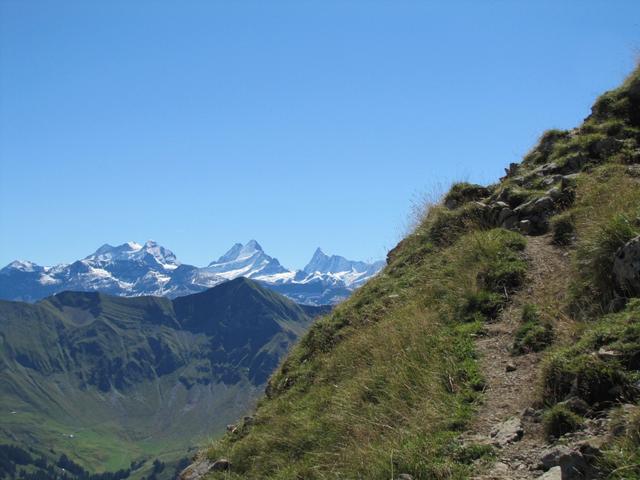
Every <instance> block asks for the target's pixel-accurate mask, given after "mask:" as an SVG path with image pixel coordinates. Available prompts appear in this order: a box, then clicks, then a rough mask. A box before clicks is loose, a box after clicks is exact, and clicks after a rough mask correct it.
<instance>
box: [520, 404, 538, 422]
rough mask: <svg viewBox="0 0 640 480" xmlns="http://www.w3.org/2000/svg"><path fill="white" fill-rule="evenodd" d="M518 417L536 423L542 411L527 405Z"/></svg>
mask: <svg viewBox="0 0 640 480" xmlns="http://www.w3.org/2000/svg"><path fill="white" fill-rule="evenodd" d="M520 417H521V418H522V419H523V420H529V421H530V422H534V423H538V422H540V418H541V417H542V412H541V411H540V410H536V409H535V408H532V407H527V408H525V409H524V410H523V411H522V414H521V415H520Z"/></svg>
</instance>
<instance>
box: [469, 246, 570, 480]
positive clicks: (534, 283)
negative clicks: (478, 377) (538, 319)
mask: <svg viewBox="0 0 640 480" xmlns="http://www.w3.org/2000/svg"><path fill="white" fill-rule="evenodd" d="M525 253H526V255H527V257H528V259H529V262H530V267H529V271H528V273H527V279H526V281H525V285H524V287H523V288H522V289H521V290H520V291H519V292H517V293H516V294H515V295H513V297H512V298H511V301H510V302H509V304H508V307H507V308H506V309H505V310H504V311H503V312H502V314H501V315H500V316H499V318H498V319H497V320H496V321H495V322H493V323H491V324H488V325H487V328H486V333H487V334H486V336H483V337H480V338H479V339H478V340H477V349H478V352H479V354H480V366H481V370H482V372H483V374H484V375H485V379H486V381H487V388H486V391H485V399H484V403H483V405H482V406H481V407H480V409H479V412H478V415H477V417H476V420H475V421H474V423H473V424H472V426H471V428H470V431H469V433H468V434H466V435H465V441H471V442H474V441H477V442H479V443H483V442H484V443H486V442H491V441H492V440H493V439H492V437H491V433H492V430H494V429H495V427H496V426H498V425H500V424H501V423H502V422H504V421H506V420H509V419H511V418H518V419H521V422H522V423H521V426H522V430H523V435H522V438H521V439H520V440H519V441H515V442H512V443H508V444H506V445H504V446H502V447H500V448H496V463H495V464H494V465H493V467H492V468H491V470H490V471H489V472H485V473H482V474H478V475H477V476H476V477H475V478H476V479H478V480H480V479H533V478H537V477H538V475H539V474H540V472H536V471H534V470H535V468H536V465H534V464H532V463H534V462H533V461H532V458H534V457H535V456H534V455H532V453H533V452H534V451H539V450H540V449H541V446H542V445H544V443H545V442H544V439H543V437H542V427H541V424H540V421H539V418H538V417H536V416H535V415H524V416H523V415H522V414H523V411H524V410H525V409H527V408H529V407H531V406H532V404H534V402H535V400H536V398H537V397H536V388H537V381H538V379H537V374H538V368H537V367H538V364H539V362H540V359H541V356H542V354H541V353H530V354H526V355H521V356H513V355H512V354H511V347H512V345H513V339H514V333H515V331H516V329H517V328H518V326H519V325H520V318H521V313H522V307H523V305H524V304H526V303H535V304H536V305H538V306H539V308H541V309H542V310H543V312H546V313H548V314H550V315H557V312H558V311H559V309H558V307H559V305H560V304H561V302H562V298H561V297H559V293H558V292H563V291H566V290H565V289H564V288H562V287H561V286H560V284H559V283H558V282H565V281H566V280H565V279H566V277H567V275H566V274H565V273H566V272H567V269H568V263H569V262H568V256H567V255H566V254H565V252H564V251H563V250H562V249H559V248H557V247H555V246H553V245H551V243H550V236H549V235H545V236H540V237H529V238H528V242H527V248H526V251H525ZM508 364H511V366H515V370H513V371H507V365H508Z"/></svg>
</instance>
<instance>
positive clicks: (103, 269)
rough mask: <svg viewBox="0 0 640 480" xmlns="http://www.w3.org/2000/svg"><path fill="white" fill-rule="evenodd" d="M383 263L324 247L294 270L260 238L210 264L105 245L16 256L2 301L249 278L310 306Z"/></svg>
mask: <svg viewBox="0 0 640 480" xmlns="http://www.w3.org/2000/svg"><path fill="white" fill-rule="evenodd" d="M383 266H384V262H383V261H379V262H374V263H366V262H359V261H351V260H347V259H346V258H344V257H341V256H338V255H331V256H328V255H326V254H325V253H324V252H322V250H320V249H319V248H318V249H317V250H316V252H315V253H314V255H313V257H312V258H311V260H310V262H309V263H308V264H307V265H306V266H305V267H304V268H303V269H302V270H297V271H294V270H290V269H288V268H286V267H284V266H282V265H281V264H280V262H279V261H278V259H276V258H273V257H271V256H269V255H268V254H266V253H265V252H264V250H263V249H262V247H261V246H260V244H258V242H256V241H255V240H251V241H249V242H248V243H247V244H246V245H243V244H241V243H237V244H235V245H234V246H233V247H231V248H230V249H229V251H227V252H226V253H225V254H224V255H222V256H221V257H220V258H218V259H217V260H214V261H212V262H211V263H209V265H207V266H206V267H196V266H193V265H186V264H183V263H181V262H180V261H179V260H178V259H177V258H176V256H175V255H174V253H173V252H172V251H171V250H169V249H167V248H165V247H163V246H161V245H158V244H157V243H156V242H154V241H151V240H150V241H148V242H146V243H145V244H144V245H142V244H139V243H136V242H127V243H124V244H122V245H118V246H112V245H108V244H105V245H103V246H102V247H100V248H99V249H98V250H96V251H95V252H94V253H93V254H91V255H89V256H87V257H85V258H83V259H82V260H77V261H75V262H73V263H71V264H59V265H55V266H48V267H47V266H41V265H37V264H35V263H33V262H29V261H18V260H16V261H14V262H12V263H10V264H9V265H7V266H6V267H4V268H3V269H1V270H0V298H2V299H5V300H20V301H27V302H33V301H36V300H39V299H42V298H45V297H47V296H50V295H53V294H55V293H58V292H62V291H65V290H73V291H99V292H103V293H107V294H110V295H117V296H125V297H134V296H141V295H155V296H167V297H169V298H176V297H179V296H183V295H189V294H192V293H197V292H201V291H203V290H206V289H208V288H211V287H213V286H215V285H218V284H220V283H223V282H225V281H228V280H232V279H235V278H238V277H246V278H251V279H253V280H256V281H258V282H261V283H262V284H263V285H265V286H267V287H269V288H271V289H273V290H275V291H277V292H279V293H281V294H283V295H285V296H287V297H289V298H290V299H292V300H295V301H296V302H298V303H302V304H310V305H326V304H335V303H337V302H339V301H341V300H344V299H345V298H347V297H348V296H349V295H350V293H351V292H352V291H353V290H354V289H355V288H357V287H359V286H360V285H362V284H364V283H365V282H366V281H367V280H368V279H369V278H371V277H372V276H374V275H375V274H376V273H377V272H378V271H380V269H381V268H382V267H383Z"/></svg>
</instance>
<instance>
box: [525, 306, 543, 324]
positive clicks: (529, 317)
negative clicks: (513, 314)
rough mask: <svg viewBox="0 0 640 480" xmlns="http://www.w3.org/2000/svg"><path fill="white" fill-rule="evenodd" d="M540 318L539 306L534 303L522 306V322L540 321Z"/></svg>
mask: <svg viewBox="0 0 640 480" xmlns="http://www.w3.org/2000/svg"><path fill="white" fill-rule="evenodd" d="M539 320H540V314H539V313H538V307H536V306H535V305H534V304H533V303H527V304H525V306H524V307H522V323H528V322H536V323H537V322H538V321H539Z"/></svg>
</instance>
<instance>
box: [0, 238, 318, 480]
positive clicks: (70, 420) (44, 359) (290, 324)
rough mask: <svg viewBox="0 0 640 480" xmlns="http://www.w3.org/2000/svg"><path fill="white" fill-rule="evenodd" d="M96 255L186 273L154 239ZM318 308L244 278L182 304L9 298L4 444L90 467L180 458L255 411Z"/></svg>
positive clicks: (0, 362) (85, 296)
mask: <svg viewBox="0 0 640 480" xmlns="http://www.w3.org/2000/svg"><path fill="white" fill-rule="evenodd" d="M154 255H155V256H154ZM91 258H92V261H93V262H104V263H107V264H108V263H110V262H113V261H115V260H114V259H115V258H121V259H126V262H130V261H131V259H132V258H136V259H137V260H138V261H139V263H136V264H135V265H141V264H144V263H145V262H146V261H151V260H152V258H153V259H155V260H153V262H156V263H161V264H162V265H166V266H167V267H168V268H167V270H171V268H172V267H173V270H174V271H175V270H177V269H178V268H180V267H179V266H177V265H176V261H175V257H173V256H172V255H171V254H170V253H169V252H167V251H166V250H163V249H162V248H160V247H153V246H151V245H147V246H145V247H141V246H137V245H125V246H121V247H117V248H112V247H108V248H105V247H103V248H101V249H100V250H99V251H98V252H96V254H95V255H93V256H92V257H91ZM153 262H152V263H153ZM156 263H153V265H154V266H155V265H156ZM25 267H27V268H28V266H25ZM90 268H97V267H90ZM32 269H33V273H35V272H38V271H39V272H40V274H41V275H47V273H43V272H42V271H41V270H39V269H37V268H36V267H32ZM81 271H85V272H86V269H83V270H81ZM124 275H125V274H122V275H120V277H119V278H125V276H124ZM126 278H133V277H126ZM108 281H109V282H113V281H112V280H108ZM121 281H123V282H124V280H121ZM128 283H133V282H128ZM107 284H108V285H110V284H111V283H107ZM318 313H322V308H320V307H305V308H301V307H300V306H298V305H297V304H295V303H294V302H292V301H291V300H289V299H287V298H285V297H283V296H282V295H279V294H278V293H276V292H273V291H271V290H269V289H266V288H264V287H263V286H261V285H260V284H259V283H258V282H254V281H252V280H248V279H245V278H236V279H235V280H231V281H228V282H224V283H222V284H220V285H218V286H216V287H214V288H211V289H208V290H206V291H204V292H201V293H197V294H193V295H188V296H184V297H180V298H176V299H173V300H170V299H168V298H162V297H136V298H122V297H115V296H110V295H105V294H103V293H98V292H63V293H60V294H57V295H55V296H52V297H48V298H46V299H44V300H40V301H38V302H36V303H34V304H29V303H24V302H11V301H2V300H0V385H1V386H2V395H0V446H1V445H2V444H17V445H20V446H23V447H24V448H29V449H30V450H31V451H33V452H37V453H38V454H42V455H45V456H46V457H47V458H49V457H50V460H55V459H57V458H58V456H60V455H61V454H63V453H64V454H66V455H69V456H70V457H71V458H72V459H73V460H74V461H76V462H79V463H80V464H82V465H83V466H84V467H85V468H87V469H89V470H90V471H95V470H104V469H105V468H107V467H108V468H109V469H111V470H116V469H119V468H126V467H127V466H128V465H129V464H130V462H132V461H136V462H138V461H145V460H146V461H147V467H149V465H148V464H150V463H151V461H152V460H153V458H154V457H157V456H162V458H163V459H164V460H165V461H176V460H177V459H178V458H179V457H184V456H186V455H187V449H188V447H189V446H190V445H193V444H194V442H198V441H199V440H200V441H201V440H203V439H204V437H207V438H208V437H210V436H211V435H218V434H220V433H222V432H223V431H224V429H225V427H226V425H227V424H229V423H232V422H234V421H235V420H237V419H238V418H240V417H241V416H242V415H243V414H245V413H246V412H247V411H248V409H249V408H250V407H251V405H252V403H253V402H254V401H255V400H256V399H257V398H258V396H259V395H260V394H261V393H262V391H263V389H264V384H265V382H266V380H267V378H268V377H269V375H270V374H271V372H272V371H273V370H274V368H275V367H276V366H277V365H278V363H279V362H280V360H281V358H282V357H283V355H285V353H286V352H287V351H288V349H289V347H290V346H291V345H292V344H293V343H294V342H295V341H296V339H297V338H298V337H299V336H300V335H301V334H302V333H304V332H305V331H306V329H307V328H308V326H309V325H310V324H311V321H312V317H313V316H314V315H316V314H318ZM0 473H2V470H1V468H0ZM1 476H2V475H0V477H1ZM34 478H35V477H34ZM37 478H52V477H49V476H44V477H37ZM65 478H75V477H65ZM114 478H115V477H114ZM117 478H120V477H117ZM136 478H139V477H136ZM154 478H155V477H154Z"/></svg>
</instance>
